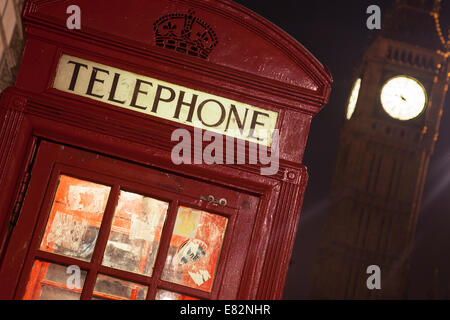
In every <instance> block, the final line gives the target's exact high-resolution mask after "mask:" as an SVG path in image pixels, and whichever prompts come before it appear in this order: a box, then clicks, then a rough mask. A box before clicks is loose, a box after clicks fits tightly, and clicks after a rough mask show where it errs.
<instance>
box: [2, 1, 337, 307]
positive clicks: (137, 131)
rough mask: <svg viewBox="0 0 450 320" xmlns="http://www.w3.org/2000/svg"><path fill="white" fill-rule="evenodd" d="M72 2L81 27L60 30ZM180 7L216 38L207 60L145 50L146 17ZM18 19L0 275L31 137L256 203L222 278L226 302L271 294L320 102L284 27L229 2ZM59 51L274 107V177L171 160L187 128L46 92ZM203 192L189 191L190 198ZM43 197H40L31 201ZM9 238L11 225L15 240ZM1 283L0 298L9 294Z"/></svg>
mask: <svg viewBox="0 0 450 320" xmlns="http://www.w3.org/2000/svg"><path fill="white" fill-rule="evenodd" d="M124 3H125V4H126V6H124V5H123V4H124ZM71 4H76V5H79V6H80V7H81V9H82V14H83V16H82V17H83V18H82V19H83V20H82V21H84V24H83V28H82V30H81V31H77V30H75V31H72V30H68V29H67V28H66V24H65V19H66V18H67V14H66V13H65V11H66V7H67V6H68V5H71ZM189 9H195V12H196V15H198V16H199V17H201V19H203V20H204V21H207V22H208V23H209V24H210V25H211V26H212V27H213V28H214V29H215V32H216V34H217V35H218V38H219V44H218V45H217V46H216V47H215V48H214V50H213V51H212V53H211V54H210V56H209V57H208V59H207V60H204V59H201V58H198V57H190V56H187V55H183V54H180V53H177V52H175V51H171V50H167V49H164V48H160V47H157V46H155V45H154V39H153V31H152V24H153V22H154V21H156V20H157V19H158V18H159V17H161V16H163V15H166V14H169V13H174V12H175V13H180V12H181V13H185V12H187V11H188V10H189ZM124 17H132V19H125V18H124ZM23 18H24V24H25V33H26V38H27V42H26V47H25V51H24V55H23V59H22V62H21V66H20V69H19V73H18V77H17V80H16V84H15V86H14V87H13V88H8V89H7V90H6V91H5V92H4V93H3V95H2V97H1V99H0V119H1V120H0V123H1V127H0V139H1V140H0V186H1V190H2V192H0V208H2V209H3V210H2V212H1V213H0V254H1V257H3V258H2V261H0V263H1V268H2V270H14V269H15V268H16V269H17V268H20V266H21V264H20V262H18V261H15V260H14V259H12V260H11V259H4V257H5V255H4V254H5V252H6V248H5V239H6V238H7V230H8V225H9V221H10V219H11V217H12V213H13V212H14V207H15V206H16V202H17V200H20V198H21V195H23V194H25V192H26V191H27V190H24V187H23V184H22V181H23V179H24V177H27V175H29V169H30V168H29V167H30V165H31V163H32V162H31V159H32V155H33V150H34V148H35V145H36V141H38V139H47V140H51V141H55V142H57V143H59V144H65V145H70V146H74V147H77V148H82V149H85V150H89V151H91V152H98V153H102V154H105V155H108V156H110V157H114V158H117V159H124V160H127V161H131V162H134V163H138V164H141V165H145V166H151V167H154V168H160V169H161V170H166V171H170V172H173V173H177V174H178V175H181V176H186V177H190V178H191V179H198V180H200V181H202V182H204V183H210V185H215V186H218V185H222V186H224V187H226V188H230V189H234V190H242V191H243V192H246V193H248V194H252V195H254V196H256V197H258V199H259V201H258V202H259V205H258V210H257V213H256V220H255V223H254V225H253V228H252V229H251V230H247V231H246V232H244V234H241V235H239V234H238V235H236V238H235V239H232V241H236V242H239V241H240V240H242V239H241V237H244V238H245V237H248V238H249V239H250V243H249V249H248V254H247V255H246V256H245V257H241V260H239V258H237V257H233V256H232V255H233V254H237V253H235V252H230V254H229V256H228V257H227V258H226V259H236V261H238V260H239V261H240V263H241V264H242V265H243V266H244V268H243V272H242V274H239V275H236V274H233V270H232V269H230V270H229V269H227V270H224V276H225V277H228V279H227V280H229V281H232V282H234V283H236V282H237V285H238V287H239V289H238V291H237V293H236V295H235V296H234V298H237V299H280V298H281V297H282V293H283V288H284V281H285V277H286V273H287V269H288V265H289V260H290V256H291V251H292V247H293V243H294V238H295V234H296V229H297V224H298V219H299V216H300V208H301V203H302V199H303V194H304V190H305V187H306V182H307V181H306V180H307V173H306V168H305V167H304V166H303V165H302V164H301V161H302V157H303V152H304V149H305V145H306V140H307V137H308V131H309V126H310V122H311V119H312V117H313V116H314V115H315V114H316V113H317V112H318V111H319V110H320V108H321V107H322V106H323V105H324V104H325V103H326V102H327V101H328V97H329V92H330V83H331V77H330V75H329V73H328V72H327V71H326V69H325V68H324V67H323V66H322V65H321V64H320V63H319V62H318V61H317V60H316V59H315V58H314V57H313V56H312V55H311V54H310V53H309V52H308V51H307V50H305V49H304V48H303V47H302V46H301V45H300V44H298V43H297V42H296V41H295V40H293V39H292V38H290V37H289V36H288V35H286V34H285V33H284V32H283V31H281V30H280V29H278V28H276V27H275V26H273V25H272V24H270V23H269V22H267V21H266V20H264V19H263V18H261V17H259V16H257V15H256V14H254V13H252V12H251V11H249V10H246V9H245V8H242V7H240V6H238V5H236V4H234V3H232V2H230V1H227V0H158V1H148V0H130V1H126V2H124V1H119V0H118V1H111V0H108V1H106V0H97V1H90V0H76V1H71V2H70V3H68V2H67V1H58V0H29V1H27V2H26V4H25V7H24V12H23ZM62 54H70V55H74V56H78V57H80V58H86V59H88V60H92V61H96V62H100V63H103V64H106V65H110V66H114V67H118V68H120V69H123V70H128V71H132V72H136V73H138V74H142V75H146V76H150V77H154V78H157V79H160V80H164V81H167V82H171V83H175V84H178V85H183V86H187V87H190V88H193V89H196V90H200V91H204V92H208V93H212V94H215V95H220V96H224V97H227V98H230V99H234V100H237V101H241V102H244V103H248V104H251V105H255V106H258V107H261V108H265V109H268V110H274V111H277V112H278V113H279V119H278V124H277V128H278V129H279V130H280V137H281V138H280V170H279V172H278V173H277V174H276V175H273V176H261V175H260V174H259V172H260V166H259V165H183V166H176V165H174V164H172V162H171V160H170V151H171V149H172V147H173V145H174V143H173V142H171V141H170V136H171V133H172V131H173V130H174V129H175V128H178V127H184V128H186V129H187V130H189V131H191V132H192V128H189V127H185V126H183V125H180V124H175V123H173V122H170V121H166V120H163V119H156V118H154V117H152V116H148V115H143V114H137V113H136V112H133V111H131V110H125V109H121V108H118V107H115V106H111V105H106V104H104V103H101V102H96V101H93V100H89V99H86V98H82V97H79V96H74V95H71V94H67V93H63V92H60V91H57V90H55V89H52V82H53V78H54V75H55V72H56V66H57V63H58V60H59V57H60V56H61V55H62ZM32 179H34V180H36V175H35V176H34V177H32ZM32 188H33V183H31V185H30V186H29V187H28V190H31V189H32ZM208 188H209V187H208ZM202 191H203V190H197V193H198V195H200V194H201V193H202ZM29 196H30V195H29V194H27V197H29ZM40 197H41V198H40ZM42 199H43V195H42V194H41V195H36V196H35V199H34V200H35V201H38V202H39V201H42ZM24 210H25V207H24V208H23V209H22V212H24ZM20 219H22V216H21V218H20ZM27 223H28V222H27ZM29 223H30V224H33V223H32V221H30V222H29ZM16 228H17V227H16ZM18 233H19V232H18V230H17V229H15V230H14V232H13V237H14V235H15V234H18ZM30 236H31V235H30V234H22V236H21V237H18V238H15V240H14V241H11V242H10V246H11V245H14V246H20V245H24V244H25V243H26V241H25V239H26V238H27V237H30ZM8 250H9V249H8ZM0 276H2V277H3V276H5V273H2V274H1V275H0ZM1 281H2V282H3V281H4V279H1ZM224 281H225V280H224ZM17 284H18V283H15V285H17ZM3 288H4V287H3V286H2V287H1V288H0V297H1V298H3V299H11V298H13V295H12V294H11V292H10V291H7V290H4V289H3ZM220 290H225V291H226V286H223V287H222V288H219V291H220ZM219 296H221V293H220V292H219ZM224 296H226V294H225V295H224Z"/></svg>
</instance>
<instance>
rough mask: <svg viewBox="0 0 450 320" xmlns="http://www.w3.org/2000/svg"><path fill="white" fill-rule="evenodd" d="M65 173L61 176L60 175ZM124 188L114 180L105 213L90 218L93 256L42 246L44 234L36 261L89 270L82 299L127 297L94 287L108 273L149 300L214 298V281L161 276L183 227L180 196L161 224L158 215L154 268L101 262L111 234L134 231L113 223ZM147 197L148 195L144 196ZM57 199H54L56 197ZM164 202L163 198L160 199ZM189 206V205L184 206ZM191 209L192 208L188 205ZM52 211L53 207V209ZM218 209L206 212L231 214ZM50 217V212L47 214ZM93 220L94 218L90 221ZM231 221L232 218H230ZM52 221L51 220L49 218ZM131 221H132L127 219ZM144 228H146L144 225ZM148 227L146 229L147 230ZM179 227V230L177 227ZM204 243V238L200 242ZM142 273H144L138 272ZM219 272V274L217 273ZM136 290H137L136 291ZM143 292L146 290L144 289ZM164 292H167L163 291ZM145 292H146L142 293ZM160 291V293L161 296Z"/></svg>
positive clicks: (49, 283)
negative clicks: (203, 285) (94, 232)
mask: <svg viewBox="0 0 450 320" xmlns="http://www.w3.org/2000/svg"><path fill="white" fill-rule="evenodd" d="M61 177H62V176H61ZM121 192H127V191H124V190H121V186H120V183H116V184H113V185H112V186H111V187H110V190H109V192H108V196H107V198H106V204H105V206H104V207H103V214H102V217H101V219H100V220H99V221H97V220H98V219H97V220H95V219H94V220H95V221H94V220H92V219H90V220H89V219H87V220H88V221H89V222H90V223H91V224H94V225H97V227H98V236H97V237H96V241H95V245H94V248H93V252H92V253H91V257H90V260H84V261H83V260H80V258H79V257H78V256H73V257H71V256H70V254H69V255H67V254H66V255H63V254H60V253H58V252H53V250H46V248H44V247H42V245H43V244H44V243H45V240H46V239H45V237H43V238H42V243H41V246H40V247H39V248H38V249H36V250H33V251H34V253H32V256H31V257H30V258H32V260H34V261H37V260H41V261H48V262H49V263H57V264H60V265H65V266H68V265H76V266H79V267H80V269H82V270H84V272H87V276H86V277H85V281H84V285H83V286H82V289H74V290H73V293H74V294H81V297H80V298H81V299H116V300H120V299H127V298H126V297H120V296H116V295H114V294H109V293H107V292H99V291H95V290H94V287H95V285H96V283H97V282H98V279H99V277H101V276H106V277H112V278H113V279H114V282H129V283H130V284H132V285H133V286H136V287H140V288H141V289H140V290H138V291H139V296H140V298H141V299H147V300H153V299H155V298H158V297H159V298H161V297H163V298H164V297H166V298H167V297H175V296H177V297H179V298H180V297H182V298H183V299H191V298H192V299H198V298H199V299H211V297H212V296H213V295H214V294H213V292H212V291H213V290H212V283H211V286H210V287H209V290H208V292H205V290H204V289H203V291H202V289H196V288H194V287H192V285H190V286H187V285H186V284H185V283H180V284H177V283H174V282H170V281H164V280H168V279H164V280H163V279H162V277H163V273H164V272H163V270H164V268H165V265H166V264H167V255H168V253H169V250H170V248H171V247H170V246H171V241H172V240H173V236H174V232H175V231H176V230H175V229H180V226H178V227H177V224H179V222H177V218H178V217H179V213H180V208H182V204H181V203H180V202H179V201H178V200H170V201H167V200H166V201H167V205H168V208H167V210H166V216H165V217H164V219H163V222H162V225H161V223H160V222H161V221H160V220H161V217H159V218H158V219H159V220H158V219H157V220H158V221H159V224H158V226H159V227H160V229H159V231H158V232H156V233H155V235H153V236H154V237H155V241H156V242H158V240H159V247H157V248H156V249H155V250H156V253H155V254H154V256H155V257H154V258H155V261H154V267H153V272H150V273H149V274H148V273H144V272H143V270H144V269H143V261H142V259H141V261H140V262H139V268H138V270H139V272H133V271H132V270H126V269H123V268H122V269H121V268H117V266H114V265H109V266H108V265H102V262H104V257H105V254H106V249H107V246H108V240H109V238H110V234H111V233H112V232H113V229H114V231H116V232H117V231H118V232H122V233H123V234H125V235H126V236H127V237H129V236H130V233H131V231H130V230H131V227H130V225H123V224H122V225H121V224H120V223H117V224H116V225H115V226H114V216H115V213H116V211H117V207H118V203H119V199H120V194H121ZM144 198H145V197H144ZM53 200H55V199H53ZM153 200H155V201H159V200H157V198H154V199H153ZM160 202H161V201H160ZM184 205H187V206H191V205H190V204H188V203H186V204H184ZM184 208H186V207H184ZM188 209H189V208H188ZM192 210H194V211H201V210H204V209H192ZM51 211H53V207H52V210H51ZM213 211H215V210H211V211H205V212H204V213H206V214H210V215H215V216H217V217H218V218H220V217H223V219H228V218H230V217H229V215H228V214H223V213H222V214H220V213H213ZM48 218H50V216H48ZM52 218H53V220H54V219H55V215H53V217H52ZM91 220H92V221H91ZM230 222H231V221H230ZM50 224H51V222H50ZM128 224H129V223H128ZM226 227H227V224H226V223H225V225H224V226H223V230H222V233H223V234H222V240H221V241H222V244H221V246H222V247H223V245H224V244H225V243H224V242H223V240H224V238H223V235H224V233H225V229H226ZM48 228H49V226H47V227H45V228H44V230H43V231H49V229H48ZM144 229H145V228H144ZM144 231H145V230H144ZM178 231H179V230H178ZM47 233H48V232H45V235H47ZM199 243H201V242H199ZM221 249H222V248H219V252H218V254H217V253H216V257H215V260H216V261H215V263H214V264H215V265H214V266H213V274H212V277H213V279H212V280H214V276H216V277H217V275H218V273H219V272H218V271H219V268H217V263H218V262H219V260H221V258H220V250H221ZM143 250H144V251H145V250H147V251H145V252H148V250H149V244H148V243H146V247H144V249H143ZM139 273H141V274H139ZM214 273H216V274H214ZM41 280H42V281H41V285H44V286H47V287H49V288H54V289H55V290H56V289H63V287H64V286H63V285H61V284H58V283H54V282H52V281H50V280H46V279H41ZM136 292H137V291H136ZM143 292H144V293H143ZM163 292H165V295H163V294H162V293H163ZM143 294H144V296H142V295H143ZM158 295H159V296H158ZM130 298H137V295H136V293H134V294H132V295H130Z"/></svg>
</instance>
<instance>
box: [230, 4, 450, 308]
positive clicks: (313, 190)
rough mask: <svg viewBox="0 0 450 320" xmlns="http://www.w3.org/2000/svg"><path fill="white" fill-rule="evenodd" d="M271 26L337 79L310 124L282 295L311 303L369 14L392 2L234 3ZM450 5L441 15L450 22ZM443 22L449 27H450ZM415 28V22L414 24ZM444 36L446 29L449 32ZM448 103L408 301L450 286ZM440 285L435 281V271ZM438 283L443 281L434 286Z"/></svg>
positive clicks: (445, 294) (368, 34) (444, 293)
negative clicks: (305, 175) (371, 9)
mask: <svg viewBox="0 0 450 320" xmlns="http://www.w3.org/2000/svg"><path fill="white" fill-rule="evenodd" d="M235 2H237V3H239V4H241V5H244V6H245V7H247V8H249V9H251V10H253V11H255V12H256V13H258V14H260V15H261V16H263V17H264V18H266V19H267V20H269V21H271V22H273V23H274V24H275V25H277V26H278V27H280V28H281V29H283V30H285V31H286V32H287V33H289V34H290V35H291V36H292V37H294V38H295V39H296V40H297V41H299V42H300V43H301V44H302V45H303V46H304V47H305V48H306V49H308V50H309V51H310V52H311V53H312V54H313V55H314V56H315V57H316V58H317V59H318V60H319V61H320V62H321V63H323V64H324V65H325V66H327V68H328V69H329V70H330V71H331V74H332V75H333V79H334V82H333V84H332V91H331V97H330V101H329V103H328V105H326V106H325V108H324V109H323V110H322V111H320V112H319V114H318V115H317V116H316V117H315V118H314V120H313V122H312V127H311V131H310V135H309V140H308V145H307V147H306V153H305V157H304V159H303V163H304V164H305V165H306V166H307V167H308V172H309V183H308V187H307V190H306V194H305V199H304V203H303V209H302V214H301V217H300V224H299V227H298V231H297V238H296V242H295V246H294V251H293V256H292V261H291V265H290V268H289V273H288V277H287V281H286V287H285V291H284V299H307V298H308V292H309V286H310V283H311V278H312V274H313V270H314V267H315V263H316V258H317V255H318V247H319V236H320V231H321V228H322V224H323V222H324V216H325V214H326V210H325V208H326V206H327V202H328V195H329V193H330V186H331V179H332V176H333V172H334V167H335V161H336V155H337V143H338V137H339V129H340V127H341V125H342V123H343V122H344V121H345V112H346V105H347V100H348V96H349V94H350V90H351V87H352V85H353V82H354V80H355V78H356V77H355V76H356V74H355V72H356V68H357V66H358V64H359V62H360V61H361V59H362V56H363V54H364V52H365V51H366V50H367V47H368V45H369V44H370V42H371V40H373V38H374V37H375V36H376V35H377V32H378V31H373V30H368V29H367V27H366V20H367V18H368V17H369V15H368V14H366V10H367V7H368V6H369V5H372V4H376V5H378V6H380V8H381V11H382V21H383V16H384V14H385V13H386V12H387V10H389V9H390V8H391V7H392V5H393V3H394V0H385V1H366V0H346V1H337V0H323V1H320V0H317V1H301V0H279V1H261V0H259V1H258V0H253V1H250V0H235ZM449 3H450V0H443V8H442V11H443V12H444V13H445V15H446V16H447V17H450V15H449V14H448V13H449V9H450V5H449ZM449 20H450V18H448V20H445V21H444V22H445V23H447V22H450V21H449ZM411 23H414V22H411ZM444 30H446V29H444ZM449 100H450V99H449V98H448V96H447V100H446V103H445V105H444V114H443V117H442V122H441V127H440V136H439V140H438V142H437V145H436V150H435V153H434V155H433V156H432V158H431V162H430V167H429V171H428V176H427V180H426V184H425V192H424V196H423V201H422V210H421V214H420V217H419V223H418V226H417V233H416V237H415V247H414V252H413V257H412V270H411V273H410V281H409V290H408V292H409V298H413V299H429V298H432V297H433V294H434V297H436V295H437V296H438V297H440V298H449V297H450V294H449V289H450V284H449V279H450V232H449V230H450V209H449V208H450V114H449V110H448V108H449V107H450V103H449ZM436 268H438V269H439V278H438V279H435V278H436V277H435V276H434V273H435V269H436ZM436 280H438V281H436Z"/></svg>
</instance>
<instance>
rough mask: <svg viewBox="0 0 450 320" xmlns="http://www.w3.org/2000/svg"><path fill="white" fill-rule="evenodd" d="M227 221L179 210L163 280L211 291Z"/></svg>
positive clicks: (210, 215)
mask: <svg viewBox="0 0 450 320" xmlns="http://www.w3.org/2000/svg"><path fill="white" fill-rule="evenodd" d="M227 222H228V219H227V218H225V217H222V216H219V215H216V214H211V213H209V212H206V211H201V210H196V209H192V208H187V207H179V208H178V213H177V219H176V222H175V228H174V232H173V235H172V238H171V240H170V248H169V252H168V254H167V259H166V263H165V266H164V270H163V274H162V279H163V280H165V281H170V282H174V283H177V284H181V285H184V286H188V287H191V288H196V289H200V290H203V291H207V292H210V291H211V288H212V284H213V281H214V276H215V272H216V265H217V261H218V259H219V255H220V250H221V248H222V243H223V238H224V235H225V229H226V226H227Z"/></svg>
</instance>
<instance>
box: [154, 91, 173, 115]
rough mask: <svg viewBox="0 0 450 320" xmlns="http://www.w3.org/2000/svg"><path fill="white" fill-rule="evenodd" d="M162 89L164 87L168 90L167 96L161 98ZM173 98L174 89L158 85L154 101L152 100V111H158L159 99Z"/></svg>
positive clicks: (170, 99) (167, 100) (169, 99)
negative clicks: (168, 94) (168, 95)
mask: <svg viewBox="0 0 450 320" xmlns="http://www.w3.org/2000/svg"><path fill="white" fill-rule="evenodd" d="M163 89H166V90H167V91H169V92H170V97H169V98H166V99H163V98H161V94H162V90H163ZM173 99H175V91H174V90H173V89H172V88H169V87H165V86H162V85H158V87H157V88H156V94H155V101H154V102H153V107H152V112H158V104H159V101H164V102H171V101H173Z"/></svg>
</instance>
